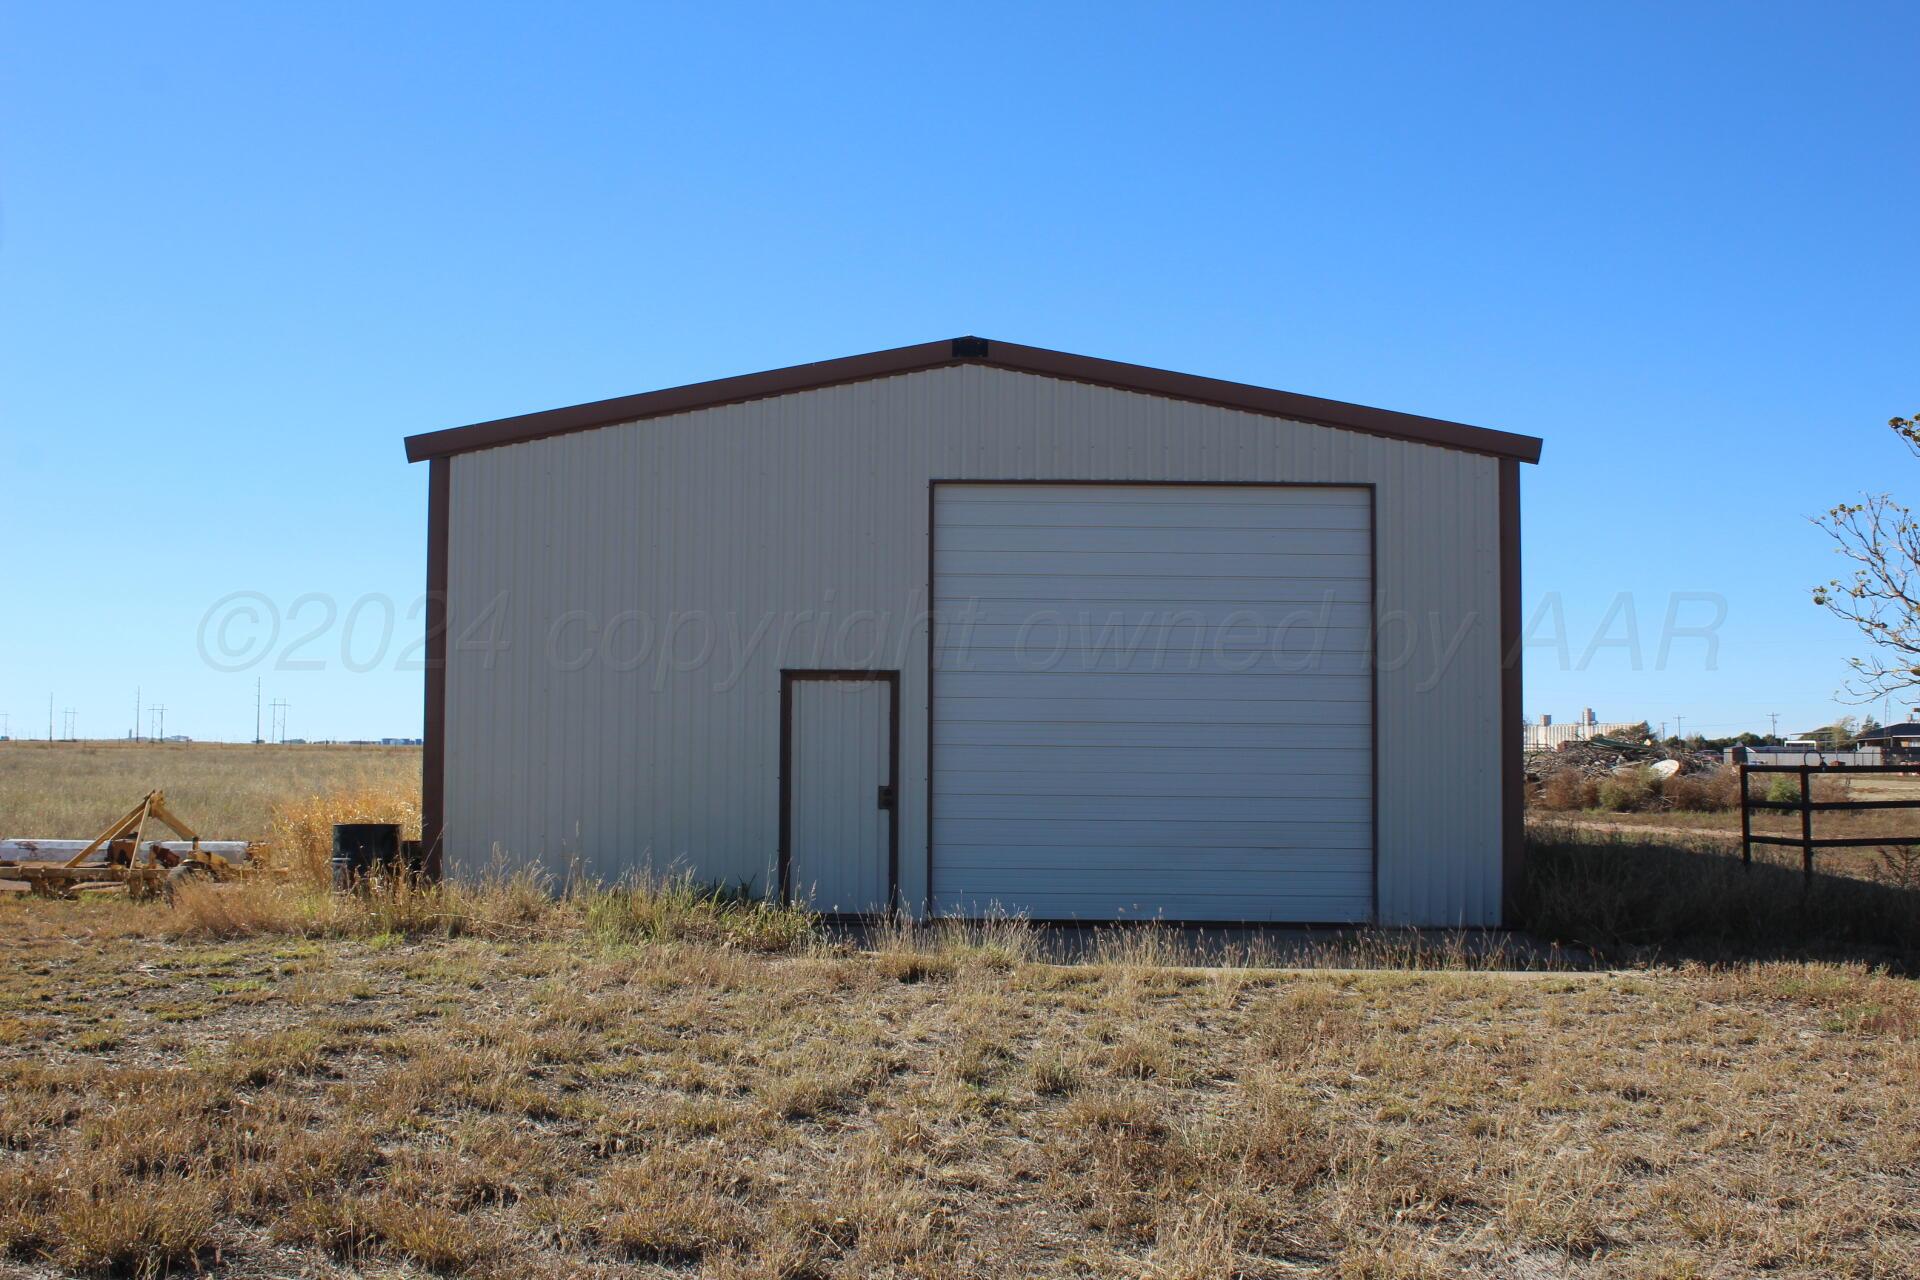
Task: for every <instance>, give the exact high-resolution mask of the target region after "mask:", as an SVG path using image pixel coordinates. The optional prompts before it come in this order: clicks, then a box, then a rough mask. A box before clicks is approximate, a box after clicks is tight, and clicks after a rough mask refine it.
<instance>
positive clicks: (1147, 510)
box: [941, 501, 1371, 545]
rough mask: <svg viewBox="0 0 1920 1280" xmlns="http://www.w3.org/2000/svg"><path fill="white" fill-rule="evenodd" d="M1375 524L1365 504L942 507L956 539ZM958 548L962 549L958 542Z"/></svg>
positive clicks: (986, 504)
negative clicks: (1012, 533)
mask: <svg viewBox="0 0 1920 1280" xmlns="http://www.w3.org/2000/svg"><path fill="white" fill-rule="evenodd" d="M1370 524H1371V519H1370V516H1369V512H1368V510H1367V506H1366V504H1365V503H1360V504H1357V505H1341V506H1334V505H1330V504H1321V505H1318V506H1306V505H1301V504H1294V505H1291V506H1283V507H1269V506H1249V505H1244V504H1239V505H1236V504H1226V503H1216V502H1206V501H1201V502H1168V503H1159V504H1143V503H1083V504H1081V505H1080V506H1079V507H1076V508H1067V507H1063V506H1061V505H1060V504H1059V503H1056V502H955V501H944V502H943V503H942V505H941V527H942V528H943V529H951V530H953V531H954V532H955V534H956V535H957V534H959V533H961V532H963V531H966V530H970V529H983V528H984V529H1057V528H1061V527H1074V528H1098V527H1107V528H1122V529H1167V530H1180V529H1193V530H1221V529H1248V530H1256V531H1270V532H1287V531H1291V530H1299V529H1336V530H1337V529H1346V530H1356V529H1357V530H1362V531H1364V530H1366V529H1367V528H1368V527H1369V525H1370ZM955 545H959V543H958V542H956V543H955Z"/></svg>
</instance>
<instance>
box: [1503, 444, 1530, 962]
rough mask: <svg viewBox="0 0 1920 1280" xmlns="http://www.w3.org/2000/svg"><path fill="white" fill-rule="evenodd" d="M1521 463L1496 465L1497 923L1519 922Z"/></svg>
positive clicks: (1522, 844)
mask: <svg viewBox="0 0 1920 1280" xmlns="http://www.w3.org/2000/svg"><path fill="white" fill-rule="evenodd" d="M1520 625H1521V624H1520V464H1519V462H1518V461H1516V460H1515V459H1512V458H1503V459H1501V460H1500V712H1499V715H1500V720H1499V724H1500V896H1501V919H1502V921H1503V922H1504V923H1505V924H1506V925H1507V926H1508V927H1509V928H1512V927H1516V926H1518V925H1519V924H1520V923H1521V920H1520V918H1519V905H1520V891H1521V889H1522V887H1523V882H1524V877H1525V874H1526V857H1527V815H1526V788H1527V774H1526V758H1525V756H1524V754H1523V753H1522V751H1521V745H1522V744H1521V733H1520V721H1521V716H1522V714H1523V713H1522V711H1521V707H1520V699H1521V696H1522V694H1521V689H1522V685H1521V680H1520V651H1521V643H1520Z"/></svg>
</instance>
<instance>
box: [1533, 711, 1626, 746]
mask: <svg viewBox="0 0 1920 1280" xmlns="http://www.w3.org/2000/svg"><path fill="white" fill-rule="evenodd" d="M1642 723H1643V722H1642V721H1639V720H1608V721H1600V720H1596V719H1595V718H1594V715H1593V708H1592V707H1588V708H1587V709H1586V710H1584V711H1582V712H1581V713H1580V719H1579V720H1577V721H1575V722H1574V723H1572V724H1555V723H1554V722H1553V717H1552V716H1549V715H1543V716H1541V717H1540V722H1539V723H1538V724H1534V723H1532V722H1529V723H1527V724H1526V725H1524V726H1522V727H1523V728H1524V730H1525V734H1526V739H1525V746H1526V749H1527V750H1528V751H1552V750H1554V749H1555V748H1557V747H1559V746H1561V745H1562V744H1564V743H1568V742H1585V741H1586V740H1587V739H1588V738H1618V737H1622V736H1624V735H1626V734H1629V733H1632V732H1634V731H1635V730H1637V729H1638V728H1639V727H1640V726H1641V724H1642Z"/></svg>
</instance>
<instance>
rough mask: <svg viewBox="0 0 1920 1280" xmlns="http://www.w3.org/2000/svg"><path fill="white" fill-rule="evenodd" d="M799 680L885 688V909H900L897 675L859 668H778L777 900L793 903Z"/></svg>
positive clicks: (894, 910)
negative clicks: (795, 711) (795, 692)
mask: <svg viewBox="0 0 1920 1280" xmlns="http://www.w3.org/2000/svg"><path fill="white" fill-rule="evenodd" d="M802 680H816V681H817V680H841V681H848V682H875V681H877V682H879V683H883V684H885V685H886V686H887V781H886V786H887V787H888V788H889V789H890V790H891V791H892V793H893V803H892V804H890V805H888V806H886V814H887V911H888V912H889V913H893V912H897V911H899V910H900V673H899V672H898V671H875V670H867V669H865V668H852V667H839V668H831V667H830V668H814V667H806V668H783V669H782V670H781V672H780V902H781V904H782V905H783V906H784V905H787V904H789V903H791V902H792V901H793V885H792V880H793V787H792V783H793V686H794V685H795V684H796V683H798V682H799V681H802Z"/></svg>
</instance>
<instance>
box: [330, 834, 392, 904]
mask: <svg viewBox="0 0 1920 1280" xmlns="http://www.w3.org/2000/svg"><path fill="white" fill-rule="evenodd" d="M399 864H400V824H399V823H397V822H337V823H335V824H334V827H333V887H334V889H335V890H336V891H338V892H341V893H345V892H346V891H347V890H349V889H352V888H355V887H357V886H360V885H363V884H365V883H366V882H367V879H368V877H369V876H372V875H373V874H374V873H375V872H388V873H391V872H392V871H394V870H395V869H397V868H398V866H399Z"/></svg>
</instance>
